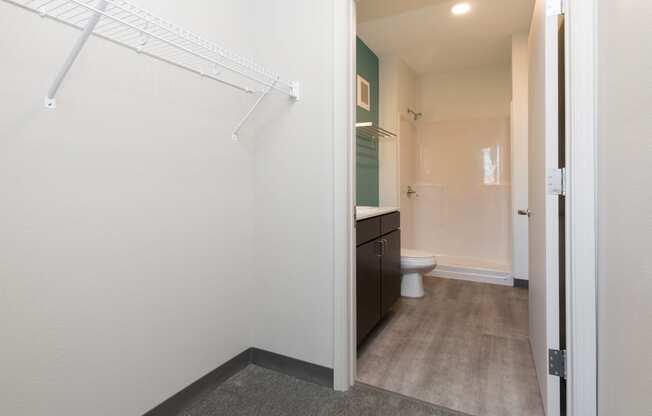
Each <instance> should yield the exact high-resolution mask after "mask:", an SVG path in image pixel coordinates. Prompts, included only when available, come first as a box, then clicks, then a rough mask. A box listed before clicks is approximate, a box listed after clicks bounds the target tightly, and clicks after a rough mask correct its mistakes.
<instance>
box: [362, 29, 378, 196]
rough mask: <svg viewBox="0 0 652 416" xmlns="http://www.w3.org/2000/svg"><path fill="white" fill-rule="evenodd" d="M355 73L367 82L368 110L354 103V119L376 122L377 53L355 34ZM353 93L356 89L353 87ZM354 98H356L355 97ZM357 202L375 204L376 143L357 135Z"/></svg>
mask: <svg viewBox="0 0 652 416" xmlns="http://www.w3.org/2000/svg"><path fill="white" fill-rule="evenodd" d="M356 50H357V52H356V60H357V73H358V75H360V76H362V77H363V78H364V79H366V80H367V81H368V82H369V84H370V86H371V111H367V110H365V109H364V108H362V107H357V106H356V108H357V122H358V123H362V122H369V121H371V122H373V123H374V125H376V126H377V125H378V117H379V116H378V105H379V97H380V88H379V84H380V72H379V63H378V57H377V56H376V54H375V53H373V51H372V50H371V49H369V47H368V46H367V45H365V44H364V42H362V40H360V38H358V40H357V48H356ZM356 94H357V89H356ZM356 102H357V101H356ZM356 175H357V196H356V197H357V204H358V205H365V206H378V199H379V198H378V191H379V184H378V143H377V140H371V139H365V138H363V137H358V138H357V169H356Z"/></svg>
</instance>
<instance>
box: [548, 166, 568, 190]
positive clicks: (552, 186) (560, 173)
mask: <svg viewBox="0 0 652 416" xmlns="http://www.w3.org/2000/svg"><path fill="white" fill-rule="evenodd" d="M566 179H567V178H566V168H561V169H548V177H547V183H548V194H550V195H566V183H567V181H566Z"/></svg>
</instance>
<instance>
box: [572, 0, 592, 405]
mask: <svg viewBox="0 0 652 416" xmlns="http://www.w3.org/2000/svg"><path fill="white" fill-rule="evenodd" d="M564 3H565V11H564V12H565V16H566V65H567V70H566V94H567V97H568V98H567V101H566V164H567V172H568V175H567V178H568V180H567V191H566V201H567V202H566V230H567V233H568V235H567V238H566V311H567V317H566V325H567V330H566V342H567V347H568V362H567V370H568V374H567V389H568V394H567V410H568V414H569V415H572V416H580V415H582V416H583V415H591V416H593V415H597V412H598V406H597V377H598V372H597V308H598V304H597V208H598V206H597V2H596V1H591V0H589V1H586V0H565V1H564Z"/></svg>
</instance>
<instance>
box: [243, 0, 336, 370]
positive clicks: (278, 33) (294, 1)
mask: <svg viewBox="0 0 652 416" xmlns="http://www.w3.org/2000/svg"><path fill="white" fill-rule="evenodd" d="M255 10H256V16H258V17H257V18H255V19H254V22H255V23H256V29H255V31H254V32H253V33H254V36H255V37H256V39H257V40H256V42H257V44H258V46H259V50H258V51H257V56H260V57H261V59H262V60H263V61H264V62H270V65H271V66H274V67H275V68H279V69H278V70H279V71H282V73H287V74H290V75H289V76H291V77H293V78H296V79H299V80H301V82H302V83H303V96H302V98H301V101H300V102H299V103H297V104H295V105H292V106H288V105H287V102H286V99H285V98H280V97H278V98H277V97H274V99H271V100H269V101H267V102H266V104H265V106H264V107H263V108H262V109H261V113H259V115H258V116H257V120H273V122H270V123H267V124H265V125H264V126H261V127H260V129H259V130H256V127H253V128H252V130H253V131H256V141H257V145H256V146H257V147H256V152H255V156H254V157H255V163H254V164H255V170H254V174H255V189H256V192H255V206H256V216H255V218H256V222H255V230H256V236H255V244H254V250H255V251H254V257H252V265H253V266H254V268H255V284H256V287H257V288H258V292H257V293H258V295H257V297H256V300H255V302H256V310H257V312H258V314H259V316H260V318H261V319H260V320H259V321H258V322H257V325H256V331H255V336H254V345H255V346H256V347H260V348H264V349H267V350H272V351H274V352H277V353H280V354H285V355H289V356H292V357H295V358H299V359H302V360H306V361H310V362H313V363H316V364H320V365H323V366H327V367H332V365H333V342H334V340H333V316H334V314H333V302H334V299H333V278H334V272H333V267H334V265H333V262H334V251H333V250H334V234H333V233H334V231H333V228H334V224H335V219H334V216H333V209H334V201H335V199H334V186H336V184H335V183H334V177H335V175H336V174H339V173H336V172H335V171H334V167H335V163H334V156H333V155H334V146H335V144H336V143H343V142H344V141H346V140H347V138H346V137H345V136H344V135H337V136H335V135H334V131H333V117H334V115H333V114H334V105H333V99H334V86H333V53H334V51H333V26H334V16H333V14H334V12H333V4H332V3H330V2H320V1H308V2H306V1H301V0H279V1H274V2H268V1H264V0H258V1H256V2H255ZM338 18H340V19H345V17H344V16H339V17H338ZM280 45H282V47H280ZM339 175H340V176H341V174H339Z"/></svg>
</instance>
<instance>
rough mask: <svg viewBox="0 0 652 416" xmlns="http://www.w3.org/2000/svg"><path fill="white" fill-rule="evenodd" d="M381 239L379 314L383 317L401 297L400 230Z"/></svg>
mask: <svg viewBox="0 0 652 416" xmlns="http://www.w3.org/2000/svg"><path fill="white" fill-rule="evenodd" d="M381 239H384V240H385V249H384V253H383V256H382V257H381V259H382V262H381V273H382V279H381V282H382V283H381V296H382V301H381V314H382V316H385V314H386V313H387V312H389V309H390V308H391V307H392V306H393V305H394V303H396V301H397V300H398V298H399V297H401V230H396V231H392V232H391V233H389V234H387V235H384V236H382V237H381Z"/></svg>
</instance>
